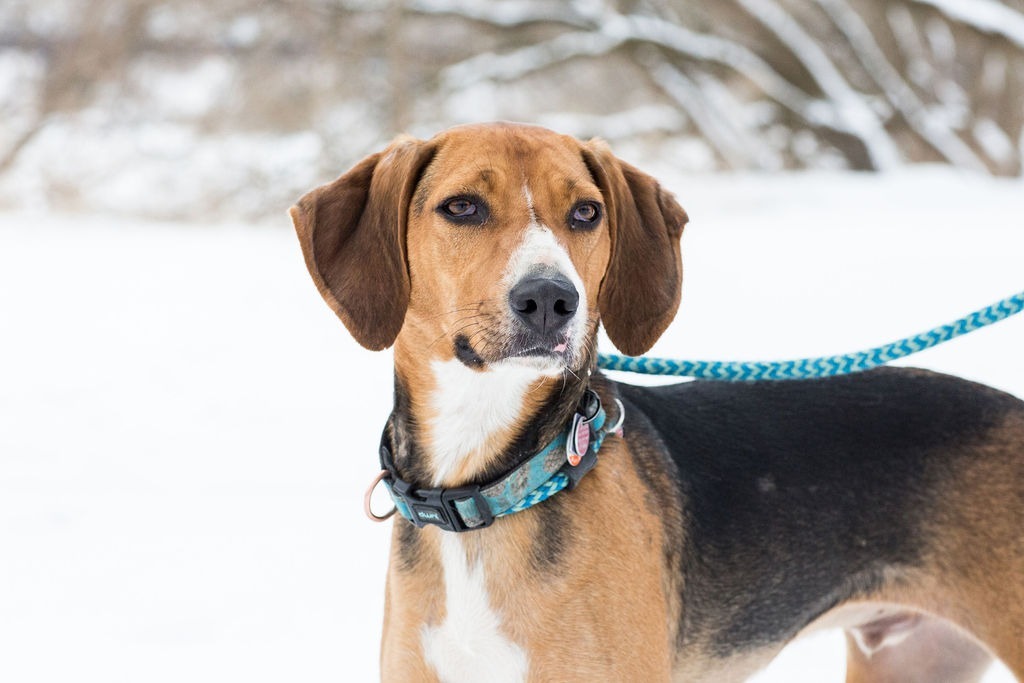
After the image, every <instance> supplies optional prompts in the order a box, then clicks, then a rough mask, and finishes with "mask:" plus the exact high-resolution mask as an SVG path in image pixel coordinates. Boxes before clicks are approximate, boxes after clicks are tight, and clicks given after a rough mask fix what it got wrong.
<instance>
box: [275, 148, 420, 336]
mask: <svg viewBox="0 0 1024 683" xmlns="http://www.w3.org/2000/svg"><path fill="white" fill-rule="evenodd" d="M433 155H434V146H433V144H432V143H429V142H422V141H420V140H415V139H413V138H410V137H403V138H399V139H398V140H395V142H393V143H392V144H391V145H390V146H389V147H388V148H387V149H385V150H384V151H383V152H379V153H377V154H373V155H371V156H369V157H367V158H365V159H363V160H362V161H361V162H359V163H358V164H356V165H355V166H354V167H353V168H352V169H351V170H350V171H348V172H347V173H345V174H344V175H342V176H341V177H340V178H338V179H337V180H335V181H334V182H332V183H329V184H327V185H323V186H321V187H318V188H316V189H315V190H312V191H311V192H308V193H307V194H305V195H303V197H302V198H301V199H299V201H298V202H297V203H296V205H295V206H293V207H292V208H291V211H290V213H291V216H292V222H293V223H295V232H296V233H298V236H299V243H300V244H301V245H302V254H303V256H304V257H305V259H306V267H307V268H309V274H310V275H312V276H313V282H315V283H316V287H317V289H318V290H320V294H321V295H322V296H323V298H324V300H325V301H326V302H327V305H328V306H330V307H331V309H332V310H334V312H335V313H336V314H337V315H338V317H339V318H341V321H342V322H343V323H345V327H347V328H348V331H349V332H351V333H352V336H353V337H355V339H356V341H357V342H359V343H360V344H362V345H363V346H365V347H366V348H368V349H370V350H372V351H379V350H381V349H383V348H386V347H388V346H391V344H392V343H394V341H395V337H397V336H398V332H399V330H401V329H402V323H403V322H404V320H405V312H406V309H407V308H408V307H409V288H410V284H409V267H408V264H407V263H406V258H405V235H406V223H407V221H408V213H409V203H410V201H411V199H412V195H413V192H415V190H416V183H417V182H418V180H419V177H420V175H421V173H422V172H423V169H424V168H425V167H426V165H427V164H428V163H429V162H430V160H431V159H432V158H433Z"/></svg>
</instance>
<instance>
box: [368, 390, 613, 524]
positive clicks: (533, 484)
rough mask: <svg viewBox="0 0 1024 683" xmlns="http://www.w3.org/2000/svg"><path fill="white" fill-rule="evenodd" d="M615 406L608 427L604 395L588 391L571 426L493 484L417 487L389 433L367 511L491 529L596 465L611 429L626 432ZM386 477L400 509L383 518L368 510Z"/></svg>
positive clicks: (569, 485) (384, 439)
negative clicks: (406, 476)
mask: <svg viewBox="0 0 1024 683" xmlns="http://www.w3.org/2000/svg"><path fill="white" fill-rule="evenodd" d="M615 404H616V406H617V407H618V410H619V417H618V420H617V421H616V422H615V424H614V425H613V426H612V427H610V428H607V429H606V428H605V422H606V420H607V415H606V414H605V411H604V408H603V407H602V406H601V399H600V397H599V396H598V395H597V394H596V393H595V392H593V391H592V390H590V389H587V391H586V393H585V394H584V396H583V398H582V399H581V400H580V405H579V407H578V408H577V409H576V412H575V413H574V414H573V417H572V419H571V420H570V422H569V427H568V429H566V431H564V432H563V433H562V434H560V435H559V436H558V438H556V439H555V440H554V441H552V442H551V443H549V444H548V445H547V446H545V447H544V449H543V450H541V451H540V452H539V453H537V454H536V455H534V456H533V457H531V458H529V459H528V460H526V461H525V462H524V463H522V464H521V465H518V466H516V467H514V468H512V469H511V470H509V471H507V472H505V473H504V474H502V475H501V476H499V477H498V478H496V479H494V480H492V481H490V482H488V483H484V484H471V485H469V486H460V487H457V488H447V489H445V488H434V489H418V488H414V487H413V486H412V484H410V483H409V482H407V481H405V480H403V479H402V478H401V477H399V476H398V471H397V470H396V468H395V463H394V459H393V457H392V454H391V450H390V448H388V440H387V433H386V432H385V434H384V436H382V437H381V446H380V466H381V473H380V475H378V476H377V478H376V479H375V480H374V482H373V484H372V485H371V487H370V490H369V491H368V492H367V494H366V504H367V508H366V512H367V514H368V515H369V516H370V518H371V519H373V520H375V521H383V520H384V519H387V517H390V516H391V514H393V513H394V512H395V511H397V512H398V514H400V515H402V516H403V517H405V518H406V519H407V520H409V521H410V522H412V523H413V524H415V525H416V526H417V527H420V528H422V527H424V526H426V525H428V524H431V525H433V526H436V527H438V528H441V529H444V530H445V531H472V530H474V529H483V528H485V527H488V526H490V525H491V524H493V523H494V520H495V519H497V518H498V517H504V516H505V515H510V514H512V513H515V512H521V511H523V510H526V509H527V508H530V507H533V506H534V505H536V504H537V503H540V502H543V501H545V500H547V499H548V498H550V497H551V496H553V495H555V494H556V493H558V492H559V491H561V490H563V489H569V490H572V489H574V488H576V485H577V484H578V483H579V481H580V479H582V478H583V476H584V475H585V474H586V473H587V472H589V471H590V470H592V469H593V468H594V465H596V464H597V452H598V450H600V448H601V444H603V443H604V439H605V437H606V436H607V435H608V434H609V433H616V434H618V435H619V436H621V435H622V421H623V418H624V417H625V409H624V408H623V406H622V402H621V401H619V400H618V399H615ZM381 481H383V482H384V485H385V486H386V487H387V489H388V492H389V493H390V494H391V499H392V500H393V501H394V503H395V510H394V511H392V512H391V513H389V514H388V515H386V516H384V517H380V516H377V515H375V514H373V512H372V511H370V509H369V497H370V493H372V492H373V489H374V488H375V487H376V486H377V484H378V483H380V482H381Z"/></svg>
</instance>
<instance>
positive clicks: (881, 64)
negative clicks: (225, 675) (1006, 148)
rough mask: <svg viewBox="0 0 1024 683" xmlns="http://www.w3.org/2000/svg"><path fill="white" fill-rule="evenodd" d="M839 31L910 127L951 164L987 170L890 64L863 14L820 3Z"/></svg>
mask: <svg viewBox="0 0 1024 683" xmlns="http://www.w3.org/2000/svg"><path fill="white" fill-rule="evenodd" d="M817 2H818V4H819V5H820V6H821V7H822V8H823V9H824V10H825V12H826V14H828V15H829V18H831V19H832V23H834V24H835V26H836V28H838V29H839V30H840V31H842V33H843V35H844V36H846V39H847V40H848V41H850V45H851V46H852V47H853V50H854V53H855V54H856V55H857V58H858V59H859V60H860V63H861V64H862V65H863V66H864V69H865V70H866V71H867V72H868V74H869V75H870V76H871V77H872V78H873V79H874V81H875V82H876V83H877V84H878V85H879V86H880V87H881V88H882V90H883V91H884V92H885V96H886V97H887V98H888V100H889V102H890V103H891V104H892V105H893V106H894V107H896V109H897V110H898V111H899V112H900V113H901V114H903V116H904V118H905V119H906V120H907V123H909V124H910V127H911V128H912V129H913V130H914V131H915V132H916V133H917V134H918V135H920V136H921V137H922V138H924V139H925V140H927V141H928V143H929V144H931V145H932V147H934V148H935V149H936V150H938V151H939V153H940V154H942V155H943V156H944V157H945V158H946V159H947V160H948V161H950V162H952V163H954V164H956V165H958V166H963V167H965V168H971V169H974V170H978V171H983V170H985V164H984V163H983V162H982V161H981V159H979V158H978V157H977V155H975V154H974V152H973V151H971V148H970V147H968V146H967V145H966V144H965V143H964V141H963V140H961V139H960V138H959V137H957V135H956V133H954V132H953V131H952V130H950V128H949V126H948V125H946V124H945V121H944V120H943V119H942V117H938V116H933V115H932V113H931V112H929V111H928V109H927V108H926V107H925V106H924V104H923V103H922V102H921V100H920V99H919V98H918V97H917V95H916V94H915V93H914V91H913V89H912V88H911V87H910V86H909V85H907V83H906V81H904V80H903V78H902V77H901V76H900V74H899V72H898V71H897V70H896V68H895V67H894V66H893V65H892V64H890V63H889V60H888V59H887V58H886V56H885V53H884V52H882V48H880V47H879V46H878V43H877V42H875V38H874V36H873V35H872V34H871V31H870V30H869V29H868V27H867V26H866V25H865V24H864V21H863V19H861V17H860V15H859V14H857V13H856V12H854V11H853V9H852V8H851V7H850V6H849V5H848V4H847V3H846V0H817Z"/></svg>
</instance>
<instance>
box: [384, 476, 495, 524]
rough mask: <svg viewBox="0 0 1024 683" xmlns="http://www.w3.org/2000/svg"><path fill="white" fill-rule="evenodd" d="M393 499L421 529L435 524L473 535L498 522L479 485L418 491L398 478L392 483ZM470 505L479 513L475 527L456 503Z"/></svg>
mask: <svg viewBox="0 0 1024 683" xmlns="http://www.w3.org/2000/svg"><path fill="white" fill-rule="evenodd" d="M391 495H392V496H394V497H396V498H400V499H401V500H402V502H403V503H405V506H406V509H407V510H409V516H410V518H411V519H410V520H409V521H411V522H412V523H413V524H415V525H416V526H417V527H419V528H421V529H422V528H423V527H425V526H426V525H428V524H432V525H434V526H436V527H438V528H440V529H444V530H445V531H470V530H474V529H483V528H484V527H488V526H490V525H491V524H492V523H493V522H494V513H493V512H491V507H490V505H488V503H487V499H486V498H484V494H483V493H482V492H481V491H480V487H479V486H478V485H476V484H472V485H470V486H460V487H458V488H453V489H414V488H413V487H412V485H411V484H410V483H409V482H407V481H402V480H400V479H397V478H396V479H393V480H392V482H391ZM469 501H472V502H473V503H474V504H475V506H476V510H477V512H478V515H477V516H475V517H473V519H472V520H471V521H472V522H474V523H473V524H468V523H467V522H466V520H465V519H464V518H463V516H462V514H460V512H459V509H458V508H457V507H456V503H463V504H468V502H469Z"/></svg>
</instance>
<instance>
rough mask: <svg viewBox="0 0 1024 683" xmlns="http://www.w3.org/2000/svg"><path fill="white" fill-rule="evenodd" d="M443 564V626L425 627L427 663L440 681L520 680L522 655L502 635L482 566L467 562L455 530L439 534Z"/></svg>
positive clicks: (524, 666) (505, 682)
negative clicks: (488, 593) (454, 532)
mask: <svg viewBox="0 0 1024 683" xmlns="http://www.w3.org/2000/svg"><path fill="white" fill-rule="evenodd" d="M441 563H442V565H443V567H444V589H445V607H446V614H445V618H444V621H443V622H441V624H439V625H436V626H425V627H423V633H422V642H423V652H424V655H425V656H426V659H427V663H429V664H430V666H432V667H433V669H434V671H435V672H437V675H438V677H439V678H440V679H441V681H442V682H443V683H463V682H466V683H470V682H475V681H491V682H493V683H517V682H520V681H524V680H525V679H526V672H527V668H528V660H527V658H526V653H525V652H524V651H523V649H522V648H521V647H519V646H518V645H516V644H515V643H514V642H512V641H511V640H509V638H508V637H507V636H505V635H504V634H503V633H502V630H501V619H500V617H499V616H498V614H497V613H496V612H495V611H494V609H493V608H492V607H491V604H490V600H489V598H488V595H487V585H486V583H485V581H484V570H483V567H482V565H481V564H480V563H479V562H474V563H472V564H470V562H469V561H468V559H467V557H466V552H465V549H464V548H463V545H462V541H461V540H460V539H459V538H458V536H456V535H454V534H442V536H441Z"/></svg>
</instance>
